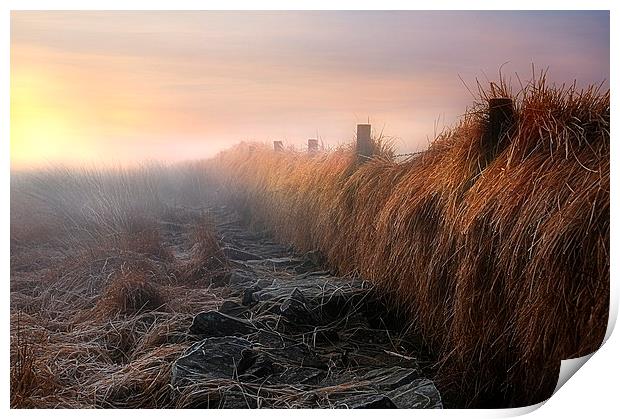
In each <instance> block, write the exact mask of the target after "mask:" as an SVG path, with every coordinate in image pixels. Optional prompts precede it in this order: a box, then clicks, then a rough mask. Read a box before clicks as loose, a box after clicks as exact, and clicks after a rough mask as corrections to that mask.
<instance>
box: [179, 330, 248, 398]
mask: <svg viewBox="0 0 620 419" xmlns="http://www.w3.org/2000/svg"><path fill="white" fill-rule="evenodd" d="M249 349H252V343H250V341H248V340H247V339H244V338H239V337H233V336H227V337H223V338H207V339H204V340H202V341H200V342H196V343H195V344H193V345H192V346H190V347H189V348H188V349H187V350H186V351H185V352H184V353H183V355H181V357H180V358H179V359H177V360H176V361H175V362H174V363H173V364H172V385H173V386H174V387H178V386H182V385H186V384H190V383H192V382H195V381H197V380H208V379H233V378H234V377H235V375H236V374H237V371H238V365H239V363H240V362H241V360H242V359H243V351H245V350H249Z"/></svg>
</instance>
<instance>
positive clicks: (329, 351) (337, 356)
mask: <svg viewBox="0 0 620 419" xmlns="http://www.w3.org/2000/svg"><path fill="white" fill-rule="evenodd" d="M213 217H214V219H215V220H216V222H217V226H216V230H217V233H218V235H219V237H220V238H221V241H222V243H223V249H224V252H225V254H226V256H227V257H228V259H229V261H230V264H231V267H232V270H231V274H230V278H229V285H227V286H228V287H229V290H228V292H227V294H228V295H230V297H229V299H227V300H226V301H224V302H223V304H222V305H221V306H220V307H219V309H218V310H217V311H205V312H202V313H197V314H196V316H195V317H194V320H193V323H192V326H191V327H190V330H189V333H191V334H193V335H195V336H196V337H197V338H199V339H200V340H199V341H197V342H196V343H195V344H193V345H192V346H191V347H189V348H188V349H187V350H186V351H185V352H184V354H183V355H182V356H181V357H180V358H179V359H177V360H176V362H175V363H174V365H173V369H172V371H173V372H172V381H171V384H172V386H173V387H174V388H177V389H183V388H186V387H190V388H191V389H195V391H189V392H188V391H185V392H181V391H180V392H179V394H181V393H185V394H187V393H191V394H192V396H191V397H192V400H191V403H190V404H191V405H192V406H195V407H221V408H247V407H250V408H257V407H263V408H264V407H267V408H270V407H271V408H278V407H300V408H441V407H442V400H441V396H440V394H439V392H438V391H437V388H436V387H435V385H434V383H433V382H432V381H431V380H429V379H428V378H426V377H424V373H423V369H422V368H421V367H420V362H421V356H420V354H419V352H420V351H419V347H420V345H419V344H418V343H416V342H415V340H413V339H412V338H410V337H408V336H407V333H405V331H403V330H402V328H399V327H396V326H393V323H394V322H393V321H391V320H390V319H389V316H388V315H386V314H385V313H386V310H385V307H383V306H382V304H381V302H380V301H379V300H378V299H377V298H376V296H375V294H374V293H373V290H372V288H371V287H370V285H369V284H368V283H366V282H364V281H362V280H359V279H356V278H345V277H335V276H332V275H330V273H329V272H327V271H325V270H321V267H320V263H321V258H320V256H319V255H318V254H316V253H308V254H305V255H300V254H296V253H295V252H294V251H293V250H292V249H291V248H290V247H289V246H284V245H282V244H278V243H276V242H274V241H273V240H272V239H271V238H270V237H269V236H267V235H262V234H258V233H252V232H250V231H248V230H247V229H246V228H244V227H243V226H242V224H241V223H240V222H239V221H238V219H237V218H236V216H235V215H233V214H231V213H230V212H227V211H226V210H225V209H217V210H214V212H213ZM177 246H178V247H179V248H182V244H180V243H178V244H177ZM186 390H187V388H186ZM180 397H181V396H180ZM185 397H187V396H185ZM186 404H187V403H186Z"/></svg>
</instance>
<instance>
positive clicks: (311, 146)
mask: <svg viewBox="0 0 620 419" xmlns="http://www.w3.org/2000/svg"><path fill="white" fill-rule="evenodd" d="M318 151H319V140H314V139H309V140H308V153H310V154H314V153H316V152H318Z"/></svg>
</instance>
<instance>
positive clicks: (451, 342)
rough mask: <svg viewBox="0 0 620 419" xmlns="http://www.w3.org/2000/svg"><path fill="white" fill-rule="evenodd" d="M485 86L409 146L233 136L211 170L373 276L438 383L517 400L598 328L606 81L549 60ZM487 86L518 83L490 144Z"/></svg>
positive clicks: (603, 272) (234, 194)
mask: <svg viewBox="0 0 620 419" xmlns="http://www.w3.org/2000/svg"><path fill="white" fill-rule="evenodd" d="M480 93H481V94H480V99H479V100H478V101H477V102H476V103H475V104H474V106H473V107H472V108H471V109H469V110H468V112H467V113H466V115H465V116H464V117H463V118H462V120H461V121H460V122H459V124H458V125H457V126H456V127H454V128H453V129H451V130H449V131H446V132H444V133H442V134H441V135H440V136H439V137H438V138H437V139H436V140H435V141H434V142H433V143H432V144H431V146H430V147H429V148H428V150H426V151H424V152H422V153H420V154H417V155H415V156H413V157H410V158H408V159H405V160H404V161H398V160H397V159H395V158H394V157H393V156H391V155H390V153H388V152H384V153H383V154H382V155H380V156H377V157H375V158H374V159H373V160H371V161H369V162H367V163H365V164H362V165H360V164H358V163H356V161H355V156H354V155H353V152H352V147H350V146H346V147H341V148H339V149H336V150H334V151H331V152H327V153H318V154H314V155H308V154H305V153H295V152H280V153H275V152H273V151H272V150H270V149H269V148H268V147H265V146H260V145H254V146H253V147H252V148H251V149H250V147H248V145H247V144H242V145H240V146H238V147H236V148H234V149H232V150H229V151H225V152H222V153H221V154H220V155H219V156H218V157H216V158H215V159H214V160H213V166H214V169H213V171H214V172H217V171H219V172H220V173H222V176H223V177H224V179H223V182H224V184H225V185H227V187H228V188H229V189H230V197H229V199H230V200H231V202H232V203H233V204H234V205H236V206H237V207H238V208H239V210H240V211H241V212H242V214H244V215H245V216H246V217H247V219H248V220H249V221H250V222H251V223H253V224H255V225H256V226H259V227H265V226H268V227H270V228H271V229H272V230H273V231H274V233H275V234H276V235H277V236H279V238H280V239H282V240H285V241H290V242H292V243H294V244H295V245H296V246H297V247H298V248H299V249H300V250H304V251H306V250H314V249H319V250H321V251H322V252H323V253H324V254H325V256H326V257H327V260H328V263H329V265H330V266H331V267H332V268H333V269H336V270H338V271H339V272H340V273H351V272H353V273H357V274H359V275H361V276H363V277H364V278H367V279H369V280H371V281H373V282H375V283H376V284H377V285H378V286H379V287H381V288H382V289H383V290H384V292H385V293H386V295H388V296H389V297H390V298H392V299H393V301H394V302H395V303H397V304H398V306H399V307H400V308H401V310H402V311H403V312H405V313H406V314H407V315H409V316H410V318H411V321H412V324H413V325H414V326H415V327H417V328H418V329H419V331H420V332H422V334H423V336H424V337H425V338H426V339H427V341H428V342H429V343H430V344H431V345H432V346H433V347H434V348H435V349H436V351H437V353H438V356H439V358H440V361H441V362H440V374H439V376H438V378H439V379H440V380H441V382H442V384H443V387H444V389H445V391H447V392H449V391H454V392H455V393H456V394H460V397H463V400H464V402H465V403H469V404H471V405H478V406H521V405H525V404H531V403H536V402H539V401H541V400H544V399H546V398H547V397H549V396H550V395H551V392H552V391H553V389H554V387H555V384H556V381H557V373H558V370H559V363H560V360H561V359H566V358H571V357H577V356H582V355H585V354H588V353H590V352H592V351H594V350H596V349H597V348H598V347H599V346H600V344H601V342H602V340H603V337H604V335H605V330H606V325H607V316H608V306H609V140H610V137H609V98H610V97H609V91H601V90H600V89H599V88H597V87H590V88H587V89H585V90H579V89H577V88H576V86H575V85H572V86H568V87H566V86H551V85H549V84H548V83H547V82H546V80H545V77H544V76H543V77H541V78H539V79H537V80H533V81H532V82H530V83H529V84H527V85H525V86H523V87H522V89H521V90H520V91H519V92H518V93H516V94H512V93H511V91H510V89H509V88H508V87H507V86H506V85H505V84H504V83H500V85H492V87H491V89H488V90H486V91H484V90H481V92H480ZM492 97H512V98H513V101H514V108H515V117H514V122H513V124H512V125H511V126H510V127H508V129H507V130H506V133H505V135H506V136H505V138H504V139H503V141H502V146H501V147H497V148H496V149H495V148H494V149H493V150H489V147H493V146H492V145H489V128H488V127H489V121H488V112H487V103H488V102H487V100H488V99H489V98H492Z"/></svg>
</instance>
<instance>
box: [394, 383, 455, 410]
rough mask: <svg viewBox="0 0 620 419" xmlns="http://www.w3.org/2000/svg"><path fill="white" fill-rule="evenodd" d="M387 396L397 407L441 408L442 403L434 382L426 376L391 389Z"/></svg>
mask: <svg viewBox="0 0 620 419" xmlns="http://www.w3.org/2000/svg"><path fill="white" fill-rule="evenodd" d="M388 396H389V398H390V399H391V400H392V401H393V402H394V404H395V405H396V406H398V408H399V409H442V408H443V403H442V402H441V396H440V395H439V391H438V390H437V387H435V384H433V382H432V381H431V380H429V379H427V378H420V379H417V380H414V381H413V382H411V383H409V384H407V385H404V386H402V387H399V388H397V389H396V390H392V391H391V392H389V393H388Z"/></svg>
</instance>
